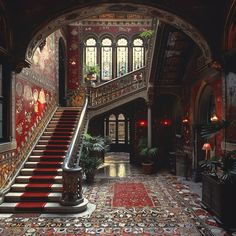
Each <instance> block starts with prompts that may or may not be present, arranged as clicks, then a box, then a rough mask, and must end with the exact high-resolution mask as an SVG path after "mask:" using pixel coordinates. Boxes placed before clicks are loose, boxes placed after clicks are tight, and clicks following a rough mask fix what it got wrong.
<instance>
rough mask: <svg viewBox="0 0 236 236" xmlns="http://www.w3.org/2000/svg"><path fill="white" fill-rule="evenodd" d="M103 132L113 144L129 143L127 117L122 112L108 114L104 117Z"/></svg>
mask: <svg viewBox="0 0 236 236" xmlns="http://www.w3.org/2000/svg"><path fill="white" fill-rule="evenodd" d="M104 134H105V136H106V135H108V136H109V137H110V139H111V141H112V143H113V144H129V138H130V135H129V119H128V118H127V117H125V116H124V114H122V113H121V114H119V115H114V114H112V115H110V116H109V117H107V118H105V119H104Z"/></svg>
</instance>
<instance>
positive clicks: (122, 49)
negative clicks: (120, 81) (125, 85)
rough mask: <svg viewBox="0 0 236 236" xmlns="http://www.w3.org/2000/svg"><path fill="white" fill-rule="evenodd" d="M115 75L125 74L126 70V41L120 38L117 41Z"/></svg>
mask: <svg viewBox="0 0 236 236" xmlns="http://www.w3.org/2000/svg"><path fill="white" fill-rule="evenodd" d="M116 63H117V77H120V76H122V75H125V74H126V73H127V72H128V41H127V39H125V38H120V39H119V40H118V41H117V60H116Z"/></svg>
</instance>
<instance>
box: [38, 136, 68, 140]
mask: <svg viewBox="0 0 236 236" xmlns="http://www.w3.org/2000/svg"><path fill="white" fill-rule="evenodd" d="M71 138H72V135H66V136H65V135H60V136H59V135H56V136H54V135H42V136H41V137H40V140H64V141H65V140H67V141H70V140H71Z"/></svg>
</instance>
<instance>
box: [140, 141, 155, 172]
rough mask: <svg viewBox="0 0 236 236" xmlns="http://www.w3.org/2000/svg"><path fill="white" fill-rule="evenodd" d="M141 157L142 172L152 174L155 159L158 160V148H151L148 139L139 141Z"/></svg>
mask: <svg viewBox="0 0 236 236" xmlns="http://www.w3.org/2000/svg"><path fill="white" fill-rule="evenodd" d="M138 148H139V155H140V156H141V157H142V170H143V173H144V174H152V173H153V171H154V158H157V150H158V149H157V147H149V146H148V145H147V140H146V139H140V141H139V145H138Z"/></svg>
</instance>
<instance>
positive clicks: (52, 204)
mask: <svg viewBox="0 0 236 236" xmlns="http://www.w3.org/2000/svg"><path fill="white" fill-rule="evenodd" d="M80 113H81V109H78V108H77V109H74V108H64V109H63V108H58V109H57V111H56V112H55V114H54V115H53V117H52V119H51V121H50V122H49V124H48V126H47V127H46V129H45V131H44V132H43V134H42V136H41V137H40V139H39V141H38V143H37V145H36V146H35V148H34V150H33V151H32V152H31V154H30V156H29V158H28V159H27V161H26V162H25V164H24V167H23V168H22V169H21V171H20V173H19V175H18V176H17V177H16V179H15V183H14V184H13V185H12V186H11V189H10V191H9V192H8V193H7V194H6V195H5V197H4V202H3V203H2V204H1V205H0V212H11V213H13V212H40V213H42V212H50V213H55V212H64V213H65V212H68V211H69V212H70V213H71V212H81V211H84V210H85V209H86V206H87V203H88V201H87V200H86V199H84V201H83V203H81V204H79V205H77V206H73V207H72V206H62V205H61V204H60V200H61V195H62V168H61V167H62V163H63V160H64V158H65V155H66V153H67V150H68V147H69V145H70V141H71V139H72V137H73V133H74V130H75V128H76V126H77V123H78V120H79V117H80Z"/></svg>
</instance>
